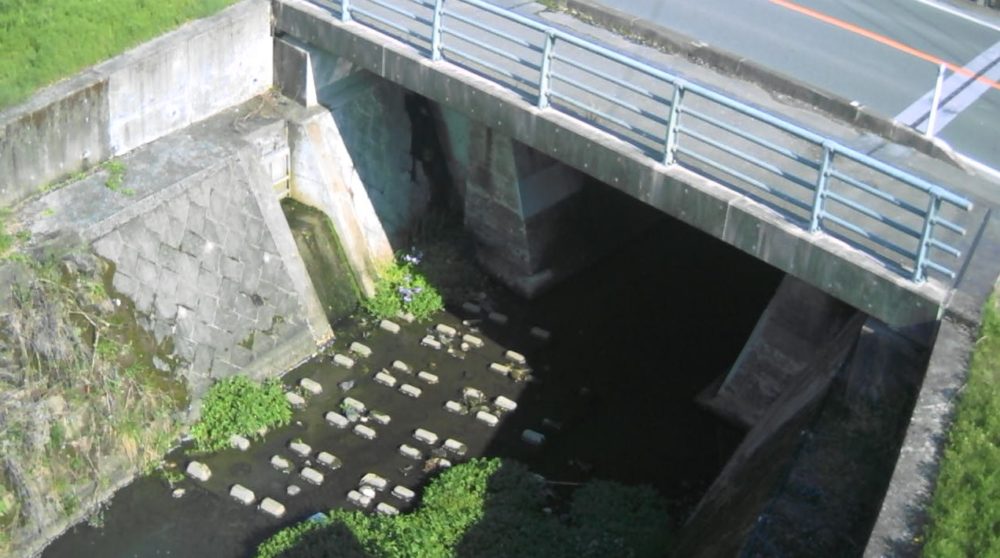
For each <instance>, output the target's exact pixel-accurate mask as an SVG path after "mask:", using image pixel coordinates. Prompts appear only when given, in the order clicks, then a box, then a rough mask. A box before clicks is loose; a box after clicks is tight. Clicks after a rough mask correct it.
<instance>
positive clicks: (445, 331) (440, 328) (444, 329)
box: [434, 324, 458, 337]
mask: <svg viewBox="0 0 1000 558" xmlns="http://www.w3.org/2000/svg"><path fill="white" fill-rule="evenodd" d="M434 331H436V332H438V333H440V334H441V335H444V336H446V337H454V336H456V335H458V330H457V329H455V328H453V327H451V326H450V325H445V324H438V325H436V326H434Z"/></svg>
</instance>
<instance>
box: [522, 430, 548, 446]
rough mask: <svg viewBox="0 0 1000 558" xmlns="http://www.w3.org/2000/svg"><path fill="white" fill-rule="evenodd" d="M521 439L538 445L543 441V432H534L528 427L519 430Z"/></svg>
mask: <svg viewBox="0 0 1000 558" xmlns="http://www.w3.org/2000/svg"><path fill="white" fill-rule="evenodd" d="M521 439H522V440H524V442H525V443H528V444H531V445H533V446H540V445H542V444H544V443H545V434H542V433H541V432H536V431H534V430H531V429H530V428H529V429H527V430H525V431H524V432H521Z"/></svg>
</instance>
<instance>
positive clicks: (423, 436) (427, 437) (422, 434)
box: [413, 428, 438, 446]
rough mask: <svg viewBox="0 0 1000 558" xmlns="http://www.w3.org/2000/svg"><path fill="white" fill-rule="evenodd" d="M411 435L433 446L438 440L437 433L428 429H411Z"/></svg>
mask: <svg viewBox="0 0 1000 558" xmlns="http://www.w3.org/2000/svg"><path fill="white" fill-rule="evenodd" d="M413 437H414V438H415V439H417V440H418V441H420V442H423V443H425V444H428V445H431V446H433V445H434V444H436V443H437V441H438V435H437V434H435V433H433V432H431V431H430V430H424V429H423V428H418V429H416V430H414V431H413Z"/></svg>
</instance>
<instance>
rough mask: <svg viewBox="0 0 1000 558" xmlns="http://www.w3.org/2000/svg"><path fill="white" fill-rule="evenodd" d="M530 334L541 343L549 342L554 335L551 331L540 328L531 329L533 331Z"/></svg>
mask: <svg viewBox="0 0 1000 558" xmlns="http://www.w3.org/2000/svg"><path fill="white" fill-rule="evenodd" d="M528 333H529V334H530V335H531V336H532V337H534V338H535V339H538V340H539V341H548V340H549V339H550V338H551V337H552V334H551V333H550V332H549V330H547V329H542V328H540V327H538V326H535V327H533V328H531V331H529V332H528Z"/></svg>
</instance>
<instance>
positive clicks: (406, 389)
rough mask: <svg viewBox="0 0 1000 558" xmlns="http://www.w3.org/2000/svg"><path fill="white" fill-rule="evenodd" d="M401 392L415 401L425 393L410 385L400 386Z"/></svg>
mask: <svg viewBox="0 0 1000 558" xmlns="http://www.w3.org/2000/svg"><path fill="white" fill-rule="evenodd" d="M399 392H400V393H402V394H403V395H405V396H407V397H413V398H414V399H415V398H417V397H420V394H421V393H423V390H421V389H420V388H418V387H417V386H411V385H410V384H403V385H401V386H399Z"/></svg>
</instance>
